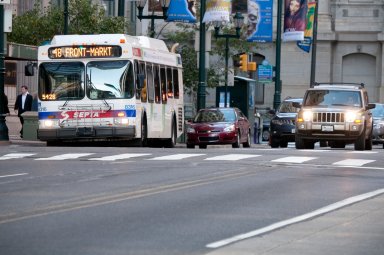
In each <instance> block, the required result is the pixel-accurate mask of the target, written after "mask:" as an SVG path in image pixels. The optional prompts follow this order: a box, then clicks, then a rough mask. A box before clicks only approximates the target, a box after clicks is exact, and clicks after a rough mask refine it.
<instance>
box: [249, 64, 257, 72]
mask: <svg viewBox="0 0 384 255" xmlns="http://www.w3.org/2000/svg"><path fill="white" fill-rule="evenodd" d="M256 70H257V63H256V62H248V71H256Z"/></svg>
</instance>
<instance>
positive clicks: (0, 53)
mask: <svg viewBox="0 0 384 255" xmlns="http://www.w3.org/2000/svg"><path fill="white" fill-rule="evenodd" d="M4 74H5V68H4V5H2V4H0V100H4V98H1V97H2V96H3V95H4ZM4 96H5V95H4ZM0 141H9V135H8V127H7V124H6V123H5V109H4V104H3V102H0Z"/></svg>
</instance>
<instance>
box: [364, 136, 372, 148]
mask: <svg viewBox="0 0 384 255" xmlns="http://www.w3.org/2000/svg"><path fill="white" fill-rule="evenodd" d="M365 149H366V150H372V135H371V134H370V135H369V138H368V139H367V140H365Z"/></svg>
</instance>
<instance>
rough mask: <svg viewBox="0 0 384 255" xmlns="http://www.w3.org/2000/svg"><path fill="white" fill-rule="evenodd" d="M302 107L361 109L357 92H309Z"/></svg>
mask: <svg viewBox="0 0 384 255" xmlns="http://www.w3.org/2000/svg"><path fill="white" fill-rule="evenodd" d="M304 106H352V107H361V97H360V93H359V92H358V91H345V90H310V91H308V93H307V96H306V99H305V102H304Z"/></svg>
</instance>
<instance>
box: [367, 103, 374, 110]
mask: <svg viewBox="0 0 384 255" xmlns="http://www.w3.org/2000/svg"><path fill="white" fill-rule="evenodd" d="M374 108H376V104H368V106H367V110H370V109H374Z"/></svg>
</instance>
